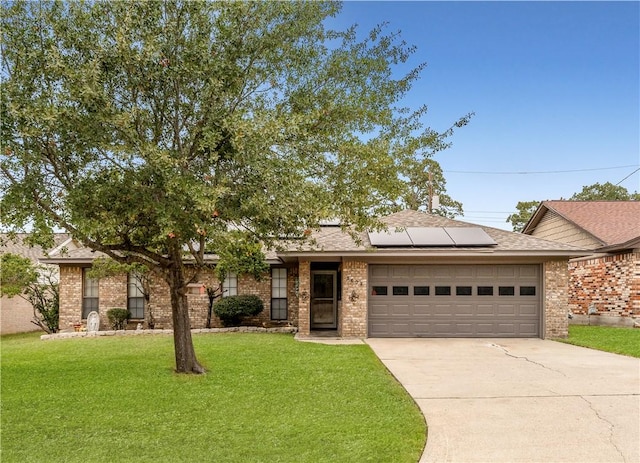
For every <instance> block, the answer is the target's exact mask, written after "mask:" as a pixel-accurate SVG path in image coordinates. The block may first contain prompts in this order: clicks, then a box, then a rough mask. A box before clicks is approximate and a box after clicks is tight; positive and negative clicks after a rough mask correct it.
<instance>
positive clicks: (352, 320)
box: [338, 261, 368, 338]
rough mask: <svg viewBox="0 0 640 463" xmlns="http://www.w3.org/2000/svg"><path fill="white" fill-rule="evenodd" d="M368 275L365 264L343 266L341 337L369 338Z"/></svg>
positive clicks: (349, 262)
mask: <svg viewBox="0 0 640 463" xmlns="http://www.w3.org/2000/svg"><path fill="white" fill-rule="evenodd" d="M367 274H368V265H367V264H366V263H365V262H357V261H346V262H344V263H343V264H342V305H341V310H340V313H339V314H338V316H339V319H340V321H339V330H340V335H341V336H343V337H345V338H351V337H356V338H365V337H366V336H367V310H368V309H367V306H368V303H367Z"/></svg>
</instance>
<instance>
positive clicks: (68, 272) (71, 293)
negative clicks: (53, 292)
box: [59, 265, 82, 331]
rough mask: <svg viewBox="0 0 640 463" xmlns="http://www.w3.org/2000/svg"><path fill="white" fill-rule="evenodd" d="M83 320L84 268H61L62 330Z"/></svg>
mask: <svg viewBox="0 0 640 463" xmlns="http://www.w3.org/2000/svg"><path fill="white" fill-rule="evenodd" d="M81 318H82V267H72V266H68V265H61V266H60V323H59V325H60V330H61V331H62V330H68V329H73V324H74V323H79V322H80V319H81Z"/></svg>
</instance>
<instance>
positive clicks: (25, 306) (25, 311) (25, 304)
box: [0, 296, 40, 334]
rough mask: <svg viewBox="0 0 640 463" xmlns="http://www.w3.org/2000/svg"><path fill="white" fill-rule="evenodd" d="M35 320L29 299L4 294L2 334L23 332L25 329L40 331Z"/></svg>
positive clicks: (0, 321)
mask: <svg viewBox="0 0 640 463" xmlns="http://www.w3.org/2000/svg"><path fill="white" fill-rule="evenodd" d="M31 320H33V307H32V306H31V304H30V303H29V301H25V300H24V299H23V298H21V297H20V296H14V297H12V298H8V297H7V296H2V299H1V300H0V334H10V333H22V332H25V331H38V330H39V329H40V328H38V327H37V326H36V325H34V324H33V323H31Z"/></svg>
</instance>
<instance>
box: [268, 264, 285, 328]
mask: <svg viewBox="0 0 640 463" xmlns="http://www.w3.org/2000/svg"><path fill="white" fill-rule="evenodd" d="M283 273H284V275H283ZM283 283H284V284H283ZM288 283H289V272H288V269H287V268H286V267H272V268H271V307H270V309H269V319H270V320H273V321H283V320H288V319H289V301H288V294H287V293H288V290H289V284H288ZM283 292H284V297H282V295H283ZM276 293H277V294H278V296H279V297H274V294H276ZM283 302H284V307H277V309H276V308H275V306H276V305H278V306H279V305H280V304H282V303H283ZM274 309H275V310H277V311H278V315H277V316H274V313H275V310H274ZM283 311H284V317H282V312H283Z"/></svg>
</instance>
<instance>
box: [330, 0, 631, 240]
mask: <svg viewBox="0 0 640 463" xmlns="http://www.w3.org/2000/svg"><path fill="white" fill-rule="evenodd" d="M382 22H388V23H389V24H388V26H387V29H386V30H387V31H389V32H393V31H398V30H399V31H400V32H401V35H402V38H403V39H404V40H405V41H406V42H407V43H408V44H411V45H415V46H416V47H417V51H416V53H415V54H414V55H413V56H412V58H411V59H410V62H409V63H408V64H409V65H410V67H414V66H416V65H418V64H420V63H422V62H426V63H427V67H426V68H425V70H424V71H423V73H422V75H421V78H420V79H419V80H418V81H417V82H416V83H415V84H414V86H413V89H412V90H411V92H410V93H409V95H408V96H407V98H406V99H405V100H404V101H403V103H404V104H405V105H407V106H410V107H418V106H420V105H423V104H426V105H427V106H428V108H429V111H428V114H427V116H426V118H425V119H424V122H425V124H426V125H428V126H430V127H431V128H433V129H434V130H438V131H444V130H446V129H447V128H449V127H450V126H451V125H452V124H453V123H454V122H455V121H456V120H458V119H459V118H460V117H462V116H464V115H465V114H467V113H469V112H474V113H475V115H474V116H473V118H472V119H471V122H470V124H469V125H468V126H466V127H463V128H461V129H458V130H457V131H456V133H455V134H454V135H453V137H452V138H451V139H450V141H451V142H452V143H453V145H452V147H451V148H449V149H448V150H446V151H443V152H440V153H438V154H437V155H436V157H435V159H436V160H437V161H438V162H439V163H440V165H441V167H442V169H443V171H444V176H445V178H446V181H447V185H446V188H447V193H448V194H449V195H450V196H451V197H452V198H453V199H455V200H457V201H460V202H462V204H463V209H464V217H460V218H459V219H460V220H465V221H468V222H473V223H477V224H482V225H487V226H492V227H496V228H503V229H507V230H511V224H509V223H507V222H506V218H507V216H508V215H509V214H510V213H513V212H515V211H516V209H515V208H516V204H517V203H518V202H519V201H533V200H536V201H540V200H547V199H550V200H552V199H568V198H569V197H571V196H572V195H573V194H574V193H577V192H579V191H581V190H582V187H583V186H585V185H592V184H594V183H596V182H598V183H605V182H611V183H613V184H620V185H621V186H623V187H625V188H627V190H629V192H635V191H640V170H638V169H639V168H640V75H639V73H640V2H635V1H630V2H554V1H540V2H520V1H518V2H478V1H473V2H458V1H451V2H385V1H376V2H368V1H349V2H345V3H344V4H343V9H342V12H341V13H340V14H339V16H338V17H337V18H335V20H334V21H333V22H332V24H331V26H333V27H336V28H340V29H344V28H346V27H348V26H349V25H352V24H358V30H359V31H361V32H362V33H363V34H364V33H366V32H368V31H369V30H370V29H372V28H373V27H374V26H375V25H377V24H380V23H382ZM406 69H409V67H407V68H406ZM406 69H405V70H406ZM402 70H403V69H398V71H399V72H400V71H402ZM568 171H569V172H568ZM514 172H515V173H514ZM537 172H544V173H537Z"/></svg>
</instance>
